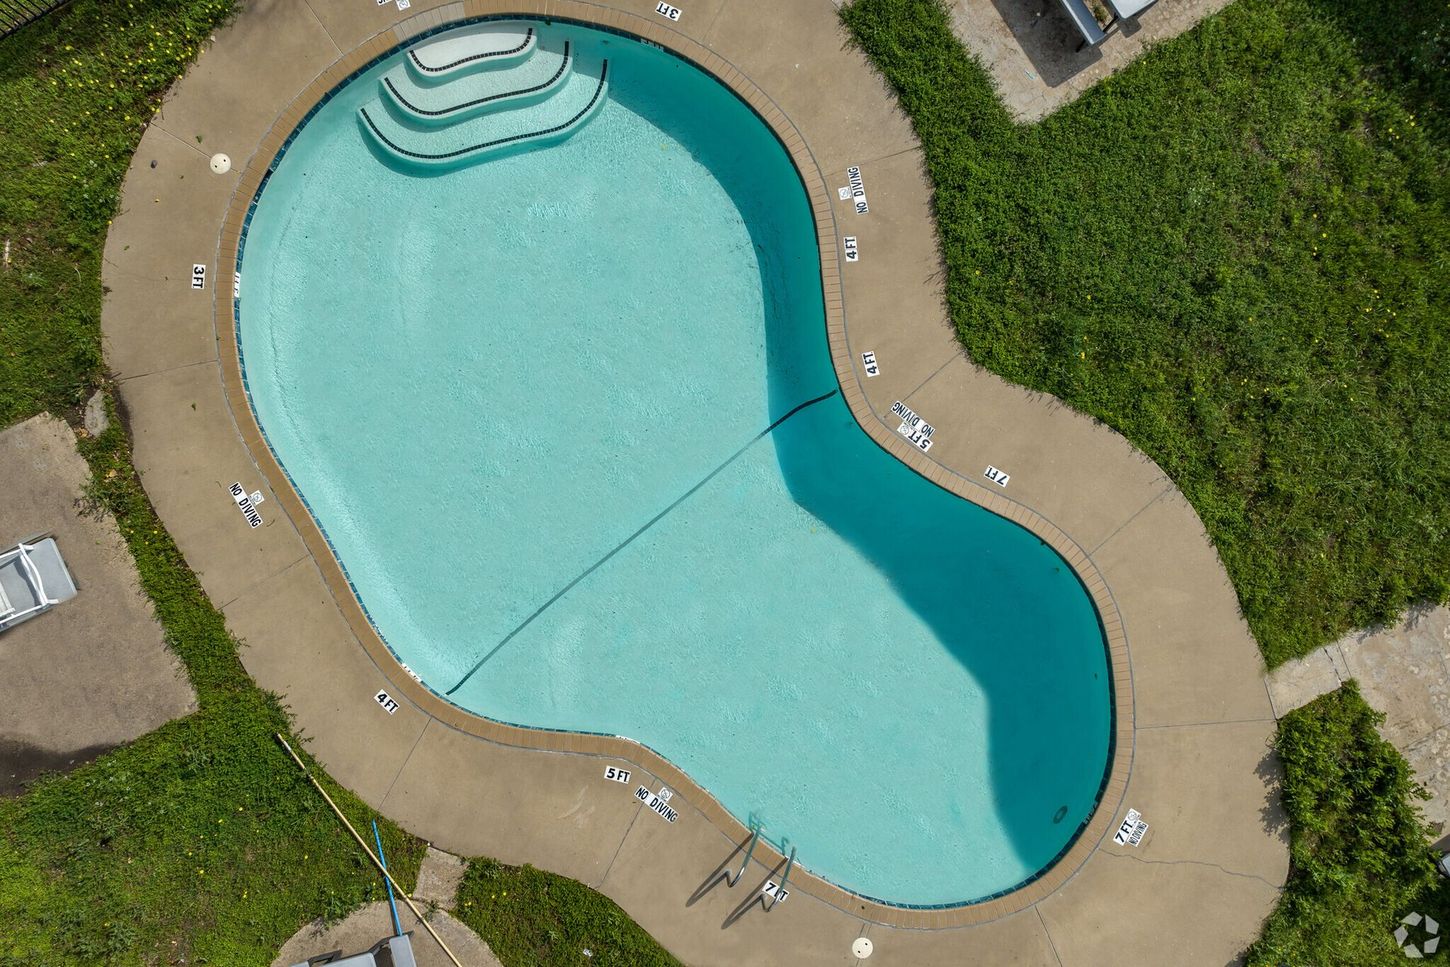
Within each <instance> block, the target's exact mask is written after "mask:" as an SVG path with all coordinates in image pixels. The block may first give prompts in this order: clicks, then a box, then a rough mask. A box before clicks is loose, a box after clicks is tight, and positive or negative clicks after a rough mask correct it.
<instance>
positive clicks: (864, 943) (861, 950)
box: [851, 937, 872, 960]
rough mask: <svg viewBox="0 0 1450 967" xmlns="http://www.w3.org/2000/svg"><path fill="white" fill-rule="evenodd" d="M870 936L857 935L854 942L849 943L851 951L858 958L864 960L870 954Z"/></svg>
mask: <svg viewBox="0 0 1450 967" xmlns="http://www.w3.org/2000/svg"><path fill="white" fill-rule="evenodd" d="M871 949H872V945H871V938H870V937H857V938H856V942H855V943H853V944H851V953H853V954H855V955H856V958H857V959H858V960H865V959H866V958H867V957H870V956H871Z"/></svg>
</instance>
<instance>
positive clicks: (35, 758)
mask: <svg viewBox="0 0 1450 967" xmlns="http://www.w3.org/2000/svg"><path fill="white" fill-rule="evenodd" d="M114 748H115V746H112V745H92V746H88V747H86V748H84V749H73V750H71V751H69V752H54V751H51V750H49V749H42V748H40V747H39V746H35V745H29V744H27V743H25V742H15V741H13V740H10V739H0V796H15V795H18V794H20V793H22V792H24V791H25V787H26V785H27V784H28V783H30V782H32V781H34V780H36V779H38V778H40V777H41V776H42V775H44V774H45V773H47V772H70V771H71V770H72V769H74V768H76V767H77V766H83V765H85V764H86V763H87V762H90V761H91V760H92V759H94V758H96V757H97V756H98V755H100V754H101V753H102V752H109V751H110V750H111V749H114Z"/></svg>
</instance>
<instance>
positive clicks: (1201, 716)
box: [1092, 492, 1273, 729]
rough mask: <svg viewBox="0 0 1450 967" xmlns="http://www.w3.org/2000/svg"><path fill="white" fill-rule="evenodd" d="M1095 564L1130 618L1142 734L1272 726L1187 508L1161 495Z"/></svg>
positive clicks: (1255, 652)
mask: <svg viewBox="0 0 1450 967" xmlns="http://www.w3.org/2000/svg"><path fill="white" fill-rule="evenodd" d="M1092 556H1093V561H1094V562H1096V564H1097V565H1098V568H1099V570H1101V571H1102V573H1103V576H1104V577H1105V578H1106V579H1107V581H1108V583H1109V585H1111V587H1112V589H1113V597H1114V598H1115V599H1116V601H1117V602H1118V607H1119V609H1121V611H1122V613H1123V614H1124V615H1125V616H1126V618H1125V621H1126V622H1127V627H1128V635H1129V642H1130V647H1131V648H1132V653H1133V681H1134V684H1135V696H1136V702H1137V709H1136V717H1137V724H1138V727H1139V728H1140V729H1142V728H1145V727H1151V726H1160V725H1178V724H1185V723H1198V722H1234V721H1241V720H1263V721H1267V720H1270V719H1272V717H1273V709H1272V707H1271V706H1270V704H1269V698H1268V694H1267V692H1266V691H1265V689H1264V688H1263V687H1262V685H1261V684H1260V682H1261V681H1262V677H1263V674H1264V665H1263V659H1262V657H1261V656H1260V652H1259V649H1258V645H1257V644H1256V643H1255V642H1254V639H1253V636H1252V635H1251V634H1250V633H1249V629H1248V625H1247V623H1245V621H1244V620H1243V617H1242V616H1241V614H1240V612H1239V604H1238V595H1237V594H1235V593H1234V589H1233V586H1232V585H1231V584H1230V583H1229V580H1228V575H1227V574H1225V573H1224V570H1223V565H1222V564H1220V563H1219V560H1218V554H1217V552H1216V551H1214V549H1213V545H1212V544H1210V543H1209V540H1208V536H1207V534H1205V533H1204V531H1203V526H1202V524H1201V523H1200V522H1199V520H1198V515H1197V514H1195V513H1194V511H1193V508H1192V507H1191V506H1190V505H1189V503H1188V501H1186V500H1185V499H1184V498H1183V497H1182V496H1181V495H1180V494H1178V493H1176V492H1174V493H1170V494H1165V495H1163V496H1162V497H1161V498H1159V499H1157V500H1155V501H1154V502H1153V503H1152V504H1150V505H1149V506H1148V507H1146V508H1144V509H1143V510H1142V512H1141V513H1138V514H1137V515H1136V516H1134V517H1133V518H1132V519H1131V520H1129V521H1128V522H1127V523H1125V524H1124V525H1123V527H1122V528H1121V529H1119V530H1118V531H1117V532H1115V533H1114V534H1113V535H1112V536H1111V537H1110V538H1109V539H1108V540H1107V542H1106V543H1104V544H1103V545H1102V546H1101V547H1099V548H1098V549H1097V550H1096V551H1094V552H1093V555H1092Z"/></svg>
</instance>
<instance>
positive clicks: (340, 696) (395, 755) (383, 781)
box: [225, 558, 427, 806]
mask: <svg viewBox="0 0 1450 967" xmlns="http://www.w3.org/2000/svg"><path fill="white" fill-rule="evenodd" d="M225 612H226V617H227V625H228V626H229V627H230V628H231V630H232V633H233V634H235V635H236V636H237V637H238V638H240V639H241V640H242V645H243V647H242V650H241V658H242V663H243V664H244V665H245V666H246V668H247V671H248V673H250V674H251V676H252V677H253V678H255V679H256V680H257V683H258V684H259V685H261V686H262V687H263V688H266V689H269V690H271V691H275V692H279V693H281V694H283V695H285V696H286V703H287V705H288V707H289V708H290V709H291V711H292V713H293V714H294V715H295V716H296V717H297V721H298V723H299V725H300V726H301V729H302V731H303V733H304V734H305V735H306V736H307V738H308V740H309V741H308V745H307V749H308V751H309V752H311V753H312V754H313V755H315V756H316V757H317V758H318V759H319V760H320V761H321V762H322V764H323V765H324V766H326V767H327V771H328V772H330V773H331V774H332V776H333V778H335V779H337V781H339V782H341V783H343V784H344V785H346V786H347V787H348V788H349V789H352V790H353V791H354V792H356V793H357V794H358V795H360V796H362V798H363V799H365V800H367V801H368V802H369V803H371V804H373V805H374V806H376V805H378V804H380V803H381V802H382V801H383V799H384V798H385V797H386V796H387V794H388V790H389V789H390V788H391V787H392V784H393V780H394V778H395V777H396V776H397V775H398V770H399V769H401V768H402V767H403V763H404V762H405V761H407V758H408V754H409V752H411V751H412V749H413V747H414V746H415V745H416V744H417V742H418V737H419V735H421V734H422V732H423V728H424V725H425V723H426V721H427V717H426V716H425V715H424V714H423V713H422V712H421V711H420V710H419V709H418V708H417V706H415V705H413V704H412V703H411V702H408V701H407V700H406V699H404V698H402V697H401V696H400V697H399V698H398V706H399V707H398V708H397V710H396V711H394V712H393V713H392V714H389V713H388V712H387V711H386V710H385V709H384V708H383V707H382V706H381V705H379V704H378V703H377V701H376V700H375V698H374V696H376V695H377V693H378V691H379V690H380V689H381V690H384V691H387V690H388V689H389V688H391V686H390V685H389V684H388V681H387V679H386V678H385V677H384V676H383V675H382V674H381V673H380V672H379V671H378V669H377V666H375V665H374V664H373V663H372V660H371V659H370V658H369V657H368V655H367V652H365V651H364V650H363V649H362V647H361V646H360V645H359V644H358V641H357V638H355V637H354V636H353V634H352V632H351V631H350V630H349V629H348V626H347V623H346V622H345V621H344V620H343V617H342V613H341V612H340V611H338V609H337V605H336V604H335V603H334V601H333V600H332V596H331V594H330V593H329V592H328V590H327V586H326V585H325V584H324V583H323V581H322V576H321V574H319V573H318V570H317V566H316V565H315V564H314V563H313V562H312V560H311V559H310V558H308V559H306V560H304V561H300V562H298V563H297V564H295V565H293V566H292V567H289V568H286V569H284V570H283V571H282V572H281V573H279V574H276V575H273V576H272V577H270V578H268V579H267V580H265V581H263V582H261V583H260V584H258V585H257V586H256V587H255V588H253V589H252V590H251V591H249V592H248V593H247V594H245V595H243V596H242V597H240V598H237V599H236V600H235V601H233V602H231V603H230V604H228V605H227V607H226V608H225ZM252 641H258V642H266V643H268V646H267V647H264V648H253V647H250V645H249V643H250V642H252ZM394 692H396V690H394ZM390 694H393V693H391V692H390ZM324 722H325V723H327V726H328V727H327V728H317V727H315V726H314V727H312V728H309V727H308V726H309V724H310V723H324Z"/></svg>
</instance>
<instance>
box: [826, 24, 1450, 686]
mask: <svg viewBox="0 0 1450 967" xmlns="http://www.w3.org/2000/svg"><path fill="white" fill-rule="evenodd" d="M842 16H843V18H844V20H845V22H846V24H847V25H848V26H849V28H850V29H851V30H852V31H853V33H854V36H855V37H856V39H857V40H858V41H859V43H860V44H861V46H862V47H863V48H864V50H865V51H866V53H867V54H868V55H869V56H870V57H871V59H872V60H873V61H874V62H875V64H876V65H877V66H878V67H879V69H880V70H881V71H882V72H883V74H884V75H885V77H886V79H887V81H888V82H889V83H890V84H891V85H892V86H893V87H894V88H895V89H896V91H897V92H898V94H899V96H900V99H901V104H902V106H903V107H904V108H905V110H906V112H907V114H908V115H909V116H910V117H911V119H912V122H913V124H914V125H915V128H916V131H917V134H918V135H919V136H920V138H921V142H922V146H923V149H924V151H925V158H926V164H927V168H928V170H929V173H930V176H931V179H932V181H933V183H934V185H935V188H936V193H935V206H936V215H937V222H938V228H939V231H940V236H941V246H942V251H943V254H944V257H945V261H946V267H947V299H948V306H949V309H950V313H951V318H952V321H953V322H954V324H955V326H956V328H957V331H958V333H959V334H960V336H961V339H962V342H963V343H964V345H965V346H966V348H967V351H968V352H969V353H970V355H971V356H972V358H973V359H974V360H976V361H977V362H978V363H980V364H981V365H983V366H985V367H987V368H988V369H991V370H993V371H995V372H997V373H999V374H1001V375H1002V376H1004V377H1006V378H1007V379H1009V380H1012V381H1014V382H1018V383H1022V384H1025V385H1027V386H1031V387H1033V388H1036V389H1041V390H1044V391H1046V392H1048V393H1052V394H1054V395H1056V396H1058V397H1060V398H1062V399H1063V400H1065V401H1066V402H1067V403H1069V404H1071V405H1072V406H1074V407H1076V408H1077V409H1080V410H1082V411H1084V412H1086V413H1089V414H1091V415H1093V416H1096V417H1099V418H1101V419H1102V420H1104V421H1105V422H1107V423H1108V424H1109V425H1111V426H1113V427H1114V428H1116V429H1117V430H1119V431H1121V432H1122V433H1123V434H1124V435H1126V436H1127V437H1128V439H1130V440H1131V441H1132V442H1133V443H1134V444H1135V445H1136V446H1138V447H1139V448H1140V449H1142V450H1143V451H1144V452H1146V453H1147V454H1148V455H1149V456H1150V457H1152V458H1153V459H1154V460H1156V461H1157V462H1158V464H1159V465H1160V466H1161V467H1163V469H1164V470H1165V471H1167V473H1168V474H1169V475H1170V476H1171V477H1172V478H1173V480H1174V481H1175V482H1176V483H1177V484H1178V486H1179V487H1180V488H1182V490H1183V492H1184V493H1185V495H1186V496H1187V497H1188V499H1189V500H1190V501H1191V502H1192V503H1193V506H1194V507H1195V509H1196V510H1197V511H1198V514H1199V516H1200V517H1201V518H1202V519H1203V522H1204V525H1205V526H1206V527H1207V529H1208V533H1209V535H1210V536H1211V537H1212V539H1213V541H1214V544H1215V545H1216V547H1217V548H1218V552H1219V554H1220V555H1221V556H1222V558H1223V561H1224V564H1225V565H1226V567H1227V569H1228V572H1229V575H1230V577H1231V578H1232V579H1233V583H1234V586H1235V588H1236V589H1237V591H1238V595H1239V601H1240V602H1241V604H1242V607H1243V610H1244V613H1245V615H1246V616H1247V618H1248V621H1249V624H1250V626H1251V627H1252V629H1253V632H1254V634H1255V635H1256V636H1257V638H1258V640H1259V642H1260V644H1261V646H1262V648H1263V651H1264V654H1265V656H1266V658H1267V659H1268V661H1269V663H1270V664H1271V665H1274V664H1278V663H1279V662H1281V661H1284V660H1285V659H1288V658H1291V657H1294V656H1297V655H1301V654H1304V653H1305V652H1307V651H1309V650H1311V649H1312V648H1314V647H1315V646H1317V645H1320V644H1322V643H1323V642H1325V641H1326V640H1330V639H1333V638H1335V637H1337V636H1338V635H1340V634H1341V633H1343V632H1345V631H1346V630H1348V629H1351V628H1355V627H1359V626H1363V625H1367V624H1371V623H1374V622H1380V621H1385V620H1389V619H1392V618H1393V617H1394V616H1395V615H1396V614H1398V613H1399V612H1400V611H1401V610H1402V609H1404V608H1405V607H1406V606H1407V605H1409V604H1411V603H1412V602H1415V601H1420V600H1436V601H1443V600H1446V598H1447V597H1450V366H1447V365H1446V362H1445V361H1446V359H1447V357H1450V297H1447V296H1450V179H1447V159H1450V151H1447V142H1446V135H1447V131H1450V124H1447V121H1446V119H1445V117H1444V115H1443V110H1444V109H1445V108H1446V107H1450V97H1447V92H1450V11H1447V7H1446V5H1445V3H1443V2H1441V0H1412V2H1410V3H1405V4H1397V5H1395V8H1394V11H1393V14H1392V15H1390V14H1389V11H1387V9H1386V8H1385V7H1384V5H1383V4H1380V3H1376V2H1373V0H1237V2H1236V3H1234V4H1232V5H1231V6H1230V7H1228V8H1227V9H1225V10H1224V11H1223V12H1222V13H1220V14H1218V15H1216V16H1214V17H1211V18H1209V19H1208V20H1207V21H1205V22H1204V23H1203V24H1201V25H1200V26H1199V27H1197V28H1196V29H1194V30H1193V31H1190V32H1189V33H1188V34H1185V35H1184V36H1182V37H1179V38H1178V39H1176V40H1173V41H1170V42H1167V43H1164V44H1161V45H1159V46H1157V47H1155V48H1153V50H1152V51H1151V52H1150V53H1149V54H1148V55H1146V56H1145V57H1143V58H1142V59H1141V60H1139V61H1138V62H1137V63H1136V64H1134V65H1132V66H1131V67H1129V68H1127V69H1126V70H1124V71H1123V72H1122V73H1120V74H1118V75H1116V76H1114V77H1112V78H1110V79H1108V80H1105V81H1103V82H1102V83H1101V84H1099V85H1097V86H1096V87H1094V88H1093V89H1092V90H1091V91H1089V92H1088V93H1087V94H1086V95H1084V96H1083V97H1082V98H1081V99H1080V100H1079V101H1077V102H1075V103H1073V104H1071V105H1069V106H1067V107H1065V108H1063V109H1062V110H1060V111H1059V112H1057V113H1056V114H1054V115H1052V116H1051V117H1049V118H1048V119H1046V120H1045V121H1043V122H1041V123H1039V124H1036V125H1032V126H1022V125H1017V124H1015V123H1013V121H1012V120H1011V119H1010V118H1009V116H1008V115H1007V113H1006V111H1005V109H1004V108H1003V107H1002V105H1001V103H1000V101H999V100H998V99H997V98H996V96H995V93H994V91H993V88H992V83H991V80H990V77H989V76H988V75H987V73H986V72H985V71H984V70H983V68H982V67H981V66H979V65H978V63H977V62H976V61H975V60H974V59H972V58H971V57H970V56H969V55H968V54H967V53H966V52H965V51H964V50H963V49H962V47H961V46H960V45H959V44H958V43H957V41H956V40H955V38H954V37H953V36H952V34H951V33H950V29H949V27H948V18H947V16H946V14H945V12H944V11H943V10H942V9H941V8H940V7H939V6H938V5H937V4H936V3H935V2H933V0H856V2H855V3H853V4H852V5H850V6H849V7H847V8H845V9H844V10H843V13H842ZM1147 16H1152V14H1148V15H1147Z"/></svg>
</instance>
